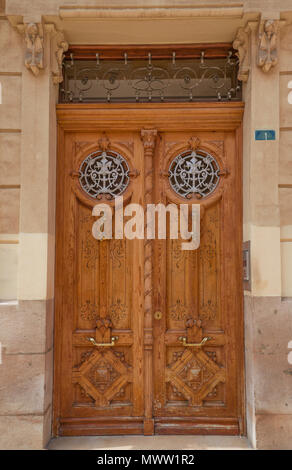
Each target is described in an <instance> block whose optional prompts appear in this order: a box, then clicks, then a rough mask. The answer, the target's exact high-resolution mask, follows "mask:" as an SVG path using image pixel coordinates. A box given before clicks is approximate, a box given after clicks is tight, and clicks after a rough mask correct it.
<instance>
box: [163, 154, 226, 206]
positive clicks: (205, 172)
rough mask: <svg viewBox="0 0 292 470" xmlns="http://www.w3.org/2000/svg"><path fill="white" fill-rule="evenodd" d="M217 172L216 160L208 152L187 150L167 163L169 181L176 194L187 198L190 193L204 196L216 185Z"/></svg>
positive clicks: (218, 170) (217, 180)
mask: <svg viewBox="0 0 292 470" xmlns="http://www.w3.org/2000/svg"><path fill="white" fill-rule="evenodd" d="M219 172H220V168H219V165H218V163H217V161H216V160H215V158H214V157H212V155H210V154H209V153H208V152H205V151H203V150H196V151H194V150H187V151H185V152H182V153H180V154H179V155H177V156H176V157H175V158H174V159H173V160H172V162H171V164H170V165H169V169H168V175H169V183H170V185H171V187H172V189H173V190H174V191H175V192H176V193H177V194H179V195H180V196H183V197H185V198H187V199H189V198H191V197H192V195H197V196H199V197H206V196H208V195H209V194H211V193H212V192H213V191H214V190H215V188H216V187H217V185H218V183H219V179H220V176H219Z"/></svg>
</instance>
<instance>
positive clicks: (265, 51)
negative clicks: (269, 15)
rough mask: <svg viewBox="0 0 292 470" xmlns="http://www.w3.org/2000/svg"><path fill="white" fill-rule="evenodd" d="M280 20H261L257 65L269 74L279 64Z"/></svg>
mask: <svg viewBox="0 0 292 470" xmlns="http://www.w3.org/2000/svg"><path fill="white" fill-rule="evenodd" d="M278 30H279V20H261V21H260V24H259V32H258V56H257V65H258V66H259V67H260V68H261V69H262V71H263V72H269V71H270V70H271V68H272V67H274V66H275V65H276V64H277V63H278V48H277V42H278V37H277V36H278Z"/></svg>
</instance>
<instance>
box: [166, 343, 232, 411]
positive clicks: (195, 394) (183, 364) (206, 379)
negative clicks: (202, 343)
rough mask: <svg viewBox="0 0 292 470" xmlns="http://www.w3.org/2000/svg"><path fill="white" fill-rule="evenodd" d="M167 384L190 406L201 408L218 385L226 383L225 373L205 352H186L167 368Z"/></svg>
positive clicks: (179, 355) (176, 356)
mask: <svg viewBox="0 0 292 470" xmlns="http://www.w3.org/2000/svg"><path fill="white" fill-rule="evenodd" d="M166 382H169V383H170V384H171V385H172V386H173V387H174V388H175V390H176V392H177V393H180V394H181V395H182V396H184V397H185V398H186V399H187V400H188V402H189V404H190V405H192V406H201V405H202V402H203V399H204V398H205V397H206V396H207V395H208V394H209V393H211V392H212V390H213V389H214V388H215V387H216V385H217V384H218V383H219V382H225V371H224V369H223V368H221V367H219V366H218V365H217V364H216V363H215V362H214V361H212V359H210V358H209V357H208V356H207V354H205V353H204V351H203V350H201V349H200V350H197V351H191V350H185V351H183V353H182V354H176V355H175V360H174V362H173V363H172V364H170V365H169V366H168V367H167V369H166Z"/></svg>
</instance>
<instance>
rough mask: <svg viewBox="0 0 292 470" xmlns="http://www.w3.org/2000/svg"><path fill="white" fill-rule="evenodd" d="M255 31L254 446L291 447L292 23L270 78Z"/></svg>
mask: <svg viewBox="0 0 292 470" xmlns="http://www.w3.org/2000/svg"><path fill="white" fill-rule="evenodd" d="M274 18H275V19H276V18H278V19H279V16H277V14H275V16H274ZM250 28H251V51H250V53H251V70H250V76H249V80H248V83H247V84H246V85H245V90H244V99H245V102H246V112H245V118H244V119H245V122H244V182H243V185H244V239H245V240H251V279H252V283H251V285H252V287H251V292H246V293H245V342H246V349H245V355H246V395H247V401H246V403H247V429H248V436H249V438H250V440H251V442H252V443H253V445H254V447H256V448H264V449H265V448H271V449H280V448H282V449H285V448H286V449H287V448H291V441H292V439H291V436H292V396H291V385H292V367H291V365H290V364H289V362H288V352H289V350H288V343H289V341H291V339H292V298H291V295H292V277H291V276H292V257H291V255H292V250H291V247H292V243H291V242H292V232H291V224H292V211H291V201H292V199H291V196H292V190H291V188H292V184H291V182H292V180H291V174H292V173H291V171H292V166H291V165H292V163H291V162H292V159H291V142H292V140H291V139H292V105H291V104H289V102H288V93H289V89H288V85H289V82H290V80H291V78H292V76H291V69H292V60H291V57H292V47H291V39H292V26H291V23H290V24H289V22H286V23H284V22H283V23H280V24H279V37H278V59H279V62H278V64H277V65H276V66H275V67H274V68H273V69H272V70H271V71H270V72H269V73H266V74H265V73H264V72H263V71H262V70H261V69H260V68H259V67H257V63H256V60H257V48H258V26H257V24H255V23H250ZM256 129H274V130H275V131H276V140H275V141H255V136H254V133H255V130H256Z"/></svg>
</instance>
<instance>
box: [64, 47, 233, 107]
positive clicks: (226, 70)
mask: <svg viewBox="0 0 292 470" xmlns="http://www.w3.org/2000/svg"><path fill="white" fill-rule="evenodd" d="M237 72H238V58H237V57H236V55H235V53H234V50H233V49H232V47H231V45H223V46H222V45H221V46H215V45H214V46H212V45H206V46H205V47H203V46H196V45H188V46H186V45H184V46H182V47H178V48H171V49H170V48H169V47H168V48H166V47H163V46H157V47H151V48H150V49H149V48H146V47H144V46H143V47H138V48H133V49H129V48H126V47H119V48H117V49H109V48H108V47H106V46H104V47H101V46H100V47H99V48H97V47H96V46H86V47H83V46H75V47H73V48H72V49H71V50H69V51H68V52H67V53H66V54H65V59H64V62H63V75H64V81H63V83H61V85H60V102H97V103H98V102H101V103H102V102H164V101H165V102H186V101H230V100H232V101H237V100H241V83H240V82H238V80H237Z"/></svg>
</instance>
